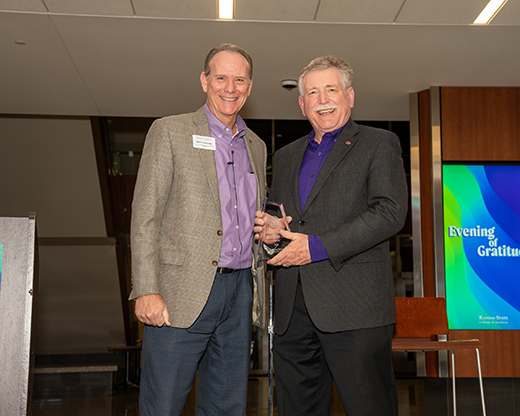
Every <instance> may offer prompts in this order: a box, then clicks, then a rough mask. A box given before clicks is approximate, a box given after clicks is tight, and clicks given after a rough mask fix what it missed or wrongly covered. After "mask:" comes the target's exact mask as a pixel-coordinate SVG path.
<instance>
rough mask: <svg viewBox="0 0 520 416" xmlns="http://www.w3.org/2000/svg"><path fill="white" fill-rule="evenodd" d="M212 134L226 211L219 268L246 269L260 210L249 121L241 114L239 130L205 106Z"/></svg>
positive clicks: (223, 212)
mask: <svg viewBox="0 0 520 416" xmlns="http://www.w3.org/2000/svg"><path fill="white" fill-rule="evenodd" d="M204 109H205V110H206V116H207V118H208V123H209V128H210V131H211V136H212V137H213V138H214V139H215V143H216V150H215V163H216V165H217V176H218V188H219V195H220V208H221V212H222V225H223V230H222V231H223V235H222V248H221V250H220V259H219V263H218V265H219V267H230V268H232V269H245V268H247V267H251V264H252V262H253V248H252V244H253V240H252V232H253V227H254V218H255V211H256V192H257V187H256V175H255V174H254V173H253V172H252V169H251V164H250V162H249V157H248V155H247V149H246V144H245V141H244V135H245V134H246V130H247V127H246V123H245V122H244V120H242V118H241V117H240V116H238V117H237V121H236V126H237V133H236V134H235V135H234V136H233V133H232V129H231V128H229V127H228V126H226V125H225V124H224V123H222V122H221V121H220V120H219V119H218V118H217V117H216V116H215V115H214V114H213V113H212V112H211V110H210V109H209V108H208V106H207V105H205V106H204Z"/></svg>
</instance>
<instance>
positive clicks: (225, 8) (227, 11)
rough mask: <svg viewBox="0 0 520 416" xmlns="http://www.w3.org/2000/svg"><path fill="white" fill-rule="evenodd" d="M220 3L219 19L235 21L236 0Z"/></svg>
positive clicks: (222, 0) (219, 1)
mask: <svg viewBox="0 0 520 416" xmlns="http://www.w3.org/2000/svg"><path fill="white" fill-rule="evenodd" d="M217 3H218V5H217V6H218V18H219V19H226V20H229V19H233V8H234V7H233V6H234V0H217Z"/></svg>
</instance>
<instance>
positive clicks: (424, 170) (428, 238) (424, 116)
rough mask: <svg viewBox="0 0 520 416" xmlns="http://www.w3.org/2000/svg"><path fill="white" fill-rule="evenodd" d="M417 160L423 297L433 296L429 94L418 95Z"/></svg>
mask: <svg viewBox="0 0 520 416" xmlns="http://www.w3.org/2000/svg"><path fill="white" fill-rule="evenodd" d="M419 149H420V150H419V158H420V176H421V224H422V230H421V232H422V254H423V259H422V261H423V287H424V296H425V297H431V296H435V273H434V267H435V265H434V258H435V256H434V246H433V206H432V156H431V153H432V146H431V129H430V92H429V91H428V90H426V91H421V92H420V93H419Z"/></svg>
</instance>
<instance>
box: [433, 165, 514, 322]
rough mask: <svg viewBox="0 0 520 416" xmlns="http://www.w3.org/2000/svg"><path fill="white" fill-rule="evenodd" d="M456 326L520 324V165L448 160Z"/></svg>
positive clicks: (450, 299) (451, 302)
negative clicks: (466, 162)
mask: <svg viewBox="0 0 520 416" xmlns="http://www.w3.org/2000/svg"><path fill="white" fill-rule="evenodd" d="M443 196H444V255H445V266H446V303H447V309H448V320H449V325H450V328H451V329H479V330H480V329H520V166H513V165H500V166H499V165H444V166H443Z"/></svg>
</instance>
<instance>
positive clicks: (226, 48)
mask: <svg viewBox="0 0 520 416" xmlns="http://www.w3.org/2000/svg"><path fill="white" fill-rule="evenodd" d="M224 51H228V52H235V53H239V54H240V55H242V56H243V57H244V58H245V59H246V61H247V64H248V65H249V82H251V81H252V80H253V58H251V55H249V54H248V53H247V51H246V50H245V49H242V48H241V47H240V46H236V45H232V44H231V43H223V44H222V45H220V46H217V47H215V48H213V49H212V50H210V51H209V53H208V55H207V56H206V59H205V60H204V74H205V75H206V78H207V77H209V71H210V67H209V64H210V62H211V60H212V59H213V57H214V56H215V55H216V54H217V53H219V52H224Z"/></svg>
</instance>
